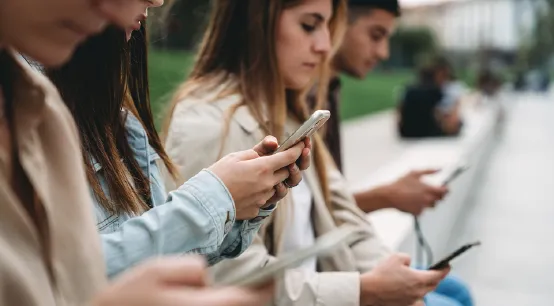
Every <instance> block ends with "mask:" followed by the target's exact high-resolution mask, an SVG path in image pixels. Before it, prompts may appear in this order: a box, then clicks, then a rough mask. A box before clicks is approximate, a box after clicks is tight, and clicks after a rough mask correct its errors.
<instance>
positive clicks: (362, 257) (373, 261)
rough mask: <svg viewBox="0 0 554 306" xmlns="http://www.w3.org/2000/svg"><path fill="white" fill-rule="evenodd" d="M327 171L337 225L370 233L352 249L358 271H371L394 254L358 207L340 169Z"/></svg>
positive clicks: (332, 168)
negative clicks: (346, 225) (344, 225)
mask: <svg viewBox="0 0 554 306" xmlns="http://www.w3.org/2000/svg"><path fill="white" fill-rule="evenodd" d="M327 171H328V179H329V189H330V191H331V201H332V202H333V204H334V207H335V209H334V210H333V216H334V218H335V220H336V221H337V223H338V224H337V225H339V226H340V225H343V224H351V225H354V226H361V227H363V228H365V229H366V230H367V231H368V233H369V235H368V237H367V238H366V239H364V240H363V241H361V242H359V243H357V244H356V245H354V246H352V247H351V250H352V253H353V255H354V258H355V260H356V265H357V269H358V271H360V272H362V273H363V272H366V271H369V270H371V269H373V268H375V266H376V265H377V264H378V263H379V262H381V261H382V260H384V259H385V258H387V257H388V256H389V255H391V253H392V252H391V250H390V249H389V248H388V247H386V246H385V244H383V242H382V241H381V239H380V238H379V236H378V235H377V233H376V232H375V229H374V228H373V225H372V224H371V222H370V221H369V219H368V218H367V215H366V214H365V213H364V212H363V211H362V210H361V209H360V208H359V207H358V206H357V205H356V200H355V199H354V195H353V194H352V193H351V192H350V191H349V188H348V184H347V182H346V180H345V179H344V177H343V176H342V174H341V173H340V172H339V171H338V169H337V168H336V167H329V168H328V170H327Z"/></svg>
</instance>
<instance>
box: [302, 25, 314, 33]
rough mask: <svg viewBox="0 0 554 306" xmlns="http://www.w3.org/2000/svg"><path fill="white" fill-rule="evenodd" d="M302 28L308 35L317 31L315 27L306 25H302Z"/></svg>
mask: <svg viewBox="0 0 554 306" xmlns="http://www.w3.org/2000/svg"><path fill="white" fill-rule="evenodd" d="M302 28H303V29H304V31H306V32H308V33H312V32H313V31H315V26H312V25H309V24H305V23H303V24H302Z"/></svg>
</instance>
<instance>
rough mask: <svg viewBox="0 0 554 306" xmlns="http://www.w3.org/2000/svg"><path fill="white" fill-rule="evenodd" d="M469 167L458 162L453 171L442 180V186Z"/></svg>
mask: <svg viewBox="0 0 554 306" xmlns="http://www.w3.org/2000/svg"><path fill="white" fill-rule="evenodd" d="M468 169H469V167H468V166H467V165H465V164H460V165H458V166H456V168H454V171H452V172H450V173H449V174H448V176H447V177H446V178H445V180H444V181H443V182H442V184H443V186H448V185H449V184H450V183H452V181H454V180H455V179H456V178H457V177H459V176H460V175H461V174H462V173H464V172H465V171H466V170H468Z"/></svg>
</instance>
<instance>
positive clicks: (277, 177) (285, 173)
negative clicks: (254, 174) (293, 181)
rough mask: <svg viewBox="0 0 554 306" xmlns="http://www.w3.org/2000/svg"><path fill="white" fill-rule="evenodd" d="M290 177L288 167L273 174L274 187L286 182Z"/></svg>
mask: <svg viewBox="0 0 554 306" xmlns="http://www.w3.org/2000/svg"><path fill="white" fill-rule="evenodd" d="M289 177H290V172H289V169H288V167H287V168H283V169H279V170H277V172H275V173H274V174H273V186H275V185H277V184H279V183H282V182H284V181H286V180H287V179H288V178H289ZM287 183H288V182H287ZM289 186H290V185H289Z"/></svg>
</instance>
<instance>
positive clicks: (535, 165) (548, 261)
mask: <svg viewBox="0 0 554 306" xmlns="http://www.w3.org/2000/svg"><path fill="white" fill-rule="evenodd" d="M510 108H511V110H510V114H509V117H508V121H507V122H506V123H507V124H506V129H505V132H504V135H503V137H502V138H501V139H500V141H499V143H498V145H497V147H496V149H495V151H494V152H493V154H492V156H491V158H490V163H489V165H488V167H487V168H486V169H484V171H483V175H482V177H481V182H480V185H481V186H482V187H481V188H479V190H478V191H477V193H475V195H474V201H469V203H468V204H470V205H471V204H472V205H471V206H468V211H467V216H466V218H462V220H464V222H462V223H461V224H459V226H458V230H457V231H456V232H458V233H460V235H459V236H458V238H459V239H458V240H457V241H456V240H453V241H452V245H451V246H450V248H452V249H455V248H456V247H457V246H459V245H462V244H464V243H466V242H469V241H472V240H475V239H479V240H481V241H482V242H483V246H482V247H481V248H480V249H479V250H478V251H476V252H475V253H473V254H468V256H467V257H465V258H463V259H461V260H460V261H458V262H457V263H456V264H455V267H454V269H455V271H456V272H457V273H459V275H460V276H462V277H463V278H464V279H466V280H467V281H468V282H469V283H470V284H471V285H472V287H473V291H474V293H475V296H476V299H477V305H502V306H512V305H513V306H522V305H525V306H543V305H544V306H546V305H554V239H553V234H554V100H553V99H548V98H547V97H545V96H531V95H527V96H523V97H520V98H519V99H518V100H517V101H516V102H515V103H513V105H511V106H510Z"/></svg>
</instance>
